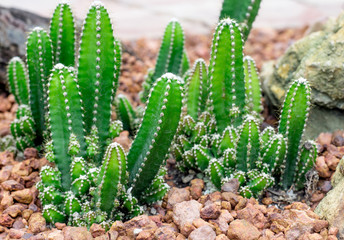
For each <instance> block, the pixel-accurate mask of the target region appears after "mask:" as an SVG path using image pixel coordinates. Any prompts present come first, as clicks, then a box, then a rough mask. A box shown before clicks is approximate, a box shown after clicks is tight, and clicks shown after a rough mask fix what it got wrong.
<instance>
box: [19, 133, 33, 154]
mask: <svg viewBox="0 0 344 240" xmlns="http://www.w3.org/2000/svg"><path fill="white" fill-rule="evenodd" d="M29 146H34V143H33V141H32V139H31V138H28V137H27V136H20V137H17V138H16V148H17V149H18V150H19V151H20V152H24V150H25V149H26V148H27V147H29Z"/></svg>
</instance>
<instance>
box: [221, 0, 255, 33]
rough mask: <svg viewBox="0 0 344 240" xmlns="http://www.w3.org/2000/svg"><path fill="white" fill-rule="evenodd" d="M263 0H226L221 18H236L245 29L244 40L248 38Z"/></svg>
mask: <svg viewBox="0 0 344 240" xmlns="http://www.w3.org/2000/svg"><path fill="white" fill-rule="evenodd" d="M260 2H261V0H242V1H237V0H224V1H223V3H222V9H221V13H220V20H222V19H225V18H231V19H235V20H236V21H237V22H238V23H239V24H240V25H241V27H242V29H243V35H244V40H246V39H247V37H248V35H249V33H250V31H251V28H252V24H253V22H254V20H255V18H256V16H257V14H258V11H259V7H260Z"/></svg>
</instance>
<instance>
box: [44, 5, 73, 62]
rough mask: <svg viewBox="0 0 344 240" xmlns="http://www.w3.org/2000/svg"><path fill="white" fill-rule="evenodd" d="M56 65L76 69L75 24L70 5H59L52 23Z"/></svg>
mask: <svg viewBox="0 0 344 240" xmlns="http://www.w3.org/2000/svg"><path fill="white" fill-rule="evenodd" d="M50 38H51V42H52V47H53V58H54V63H55V64H57V63H62V64H63V65H65V66H72V67H74V61H75V57H74V50H75V23H74V17H73V14H72V10H71V8H70V6H69V4H68V3H59V4H58V5H57V7H56V8H55V11H54V14H53V17H52V19H51V22H50Z"/></svg>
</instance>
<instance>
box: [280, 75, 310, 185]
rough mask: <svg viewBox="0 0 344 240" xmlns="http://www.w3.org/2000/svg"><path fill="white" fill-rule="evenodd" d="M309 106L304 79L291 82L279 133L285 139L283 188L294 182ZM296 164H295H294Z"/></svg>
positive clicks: (307, 91) (308, 94)
mask: <svg viewBox="0 0 344 240" xmlns="http://www.w3.org/2000/svg"><path fill="white" fill-rule="evenodd" d="M309 106H310V87H309V84H308V82H307V80H306V79H304V78H300V79H298V80H296V81H294V82H293V84H292V85H291V87H290V88H289V90H288V93H287V95H286V98H285V100H284V104H283V108H282V113H281V119H280V122H279V129H278V131H279V133H281V134H283V135H284V136H285V137H286V139H287V155H286V161H285V172H284V176H283V181H282V184H283V187H284V188H289V187H291V185H292V183H293V182H294V180H295V179H294V178H295V172H296V170H297V166H298V164H299V161H300V159H299V152H300V145H301V144H300V143H301V140H302V136H303V132H304V128H305V126H306V122H307V118H308V112H309ZM295 163H296V164H295Z"/></svg>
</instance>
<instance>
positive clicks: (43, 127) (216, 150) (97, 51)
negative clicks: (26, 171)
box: [8, 0, 317, 228]
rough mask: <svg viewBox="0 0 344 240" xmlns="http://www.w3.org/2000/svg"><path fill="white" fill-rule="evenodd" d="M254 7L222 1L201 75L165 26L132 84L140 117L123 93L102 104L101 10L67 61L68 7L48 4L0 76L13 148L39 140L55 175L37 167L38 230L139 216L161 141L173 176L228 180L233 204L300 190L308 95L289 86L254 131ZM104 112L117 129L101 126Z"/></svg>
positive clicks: (114, 68)
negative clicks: (126, 135)
mask: <svg viewBox="0 0 344 240" xmlns="http://www.w3.org/2000/svg"><path fill="white" fill-rule="evenodd" d="M259 5H260V0H245V1H230V0H228V1H226V0H225V1H224V3H223V9H222V12H221V17H220V18H221V19H222V18H224V19H222V20H220V22H219V24H218V26H217V28H216V30H215V33H214V37H213V43H212V47H211V57H210V63H209V66H207V64H206V62H205V61H204V60H203V59H198V60H196V61H195V63H194V65H193V67H192V68H191V69H189V65H190V61H189V59H188V56H187V54H186V51H185V49H184V38H185V37H184V32H183V29H182V27H181V25H180V23H179V22H178V21H177V20H175V19H173V20H171V22H170V23H169V24H168V25H167V27H166V30H165V33H164V36H163V39H162V43H161V47H160V51H159V55H158V59H157V63H156V66H155V69H153V70H150V71H149V73H148V75H147V77H146V81H145V83H144V85H143V91H142V92H141V99H142V101H143V102H145V103H146V107H145V109H144V110H143V109H140V108H137V109H134V108H133V107H132V105H131V104H130V102H129V100H128V99H127V98H126V97H125V96H124V95H118V96H117V97H116V99H115V98H114V96H115V93H116V89H117V86H118V79H119V74H120V67H121V45H120V42H119V40H118V39H116V38H115V37H114V34H113V29H112V24H111V20H110V18H109V15H108V13H107V10H106V9H105V7H104V6H103V5H102V3H100V2H99V1H95V2H93V4H92V5H91V7H90V9H89V12H88V14H87V16H86V19H85V21H84V24H83V29H82V33H81V37H80V44H79V46H80V49H79V51H78V52H79V56H78V60H76V58H75V46H76V43H75V42H76V39H77V37H76V30H75V22H74V18H73V14H72V11H71V8H70V6H69V4H67V3H60V4H58V6H57V8H56V9H55V12H54V14H53V17H52V20H51V24H50V32H49V34H48V33H47V32H45V31H44V30H43V29H41V28H35V29H34V30H33V31H32V32H31V33H30V35H29V37H28V42H27V62H26V64H24V62H23V61H21V60H20V59H19V58H18V57H15V58H13V59H12V60H11V61H10V63H9V66H8V80H9V87H10V90H11V92H12V93H13V94H14V96H15V99H16V101H17V102H18V103H19V104H20V106H19V108H18V111H17V113H16V120H15V121H14V122H13V123H12V125H11V132H12V135H13V136H14V138H15V140H16V145H17V148H18V149H19V150H24V149H25V148H26V147H27V146H32V145H38V144H41V143H42V142H43V141H44V142H45V154H46V155H45V156H46V158H47V159H48V160H49V161H51V162H54V163H55V165H56V167H50V166H45V167H43V168H42V170H41V173H40V176H41V181H40V182H39V183H38V184H37V188H38V190H39V192H40V199H41V201H42V205H43V216H44V217H45V218H46V220H47V222H49V223H56V222H65V223H68V224H69V225H76V226H87V227H90V226H91V225H92V224H93V223H101V224H102V225H103V226H104V227H105V228H109V226H110V225H111V223H112V222H113V221H115V220H117V219H123V218H124V219H127V218H130V217H132V216H136V215H138V214H140V213H142V211H143V208H142V206H143V204H146V203H148V204H149V203H152V202H155V201H157V200H159V199H162V198H163V196H164V195H165V194H166V192H167V190H168V186H167V185H166V184H165V183H164V179H163V176H164V175H165V174H166V169H165V168H164V167H162V165H163V163H164V160H165V159H166V157H167V155H168V153H169V152H170V146H171V142H172V141H173V145H172V148H171V151H172V153H173V155H174V157H175V158H176V160H177V165H178V167H179V169H180V170H181V171H184V172H185V171H187V170H189V169H193V170H197V171H201V172H205V173H206V174H207V176H208V177H209V178H210V180H211V181H212V183H213V184H214V186H215V187H216V188H218V189H221V187H222V184H223V183H225V182H226V181H228V180H229V179H230V178H237V179H238V181H239V183H240V193H241V194H242V195H243V196H245V197H251V196H258V195H259V194H260V193H261V192H262V191H263V190H264V189H266V188H267V187H270V186H273V185H276V186H277V185H278V186H282V187H283V188H284V189H289V188H291V187H295V188H296V189H301V188H303V187H304V182H305V179H306V175H307V172H308V171H309V170H310V169H311V168H312V167H313V164H314V161H315V158H316V154H317V149H316V144H315V143H314V142H311V141H307V142H305V143H302V141H303V140H302V137H303V132H304V128H305V125H306V122H307V118H308V112H309V106H310V87H309V85H308V82H307V81H306V80H305V79H303V78H300V79H298V80H295V81H294V82H293V83H292V85H291V86H290V88H289V90H288V92H287V94H286V98H285V102H284V105H283V108H282V113H281V119H280V122H279V127H278V131H276V130H275V129H273V128H272V127H267V128H266V129H264V130H263V131H262V132H260V121H261V118H260V112H261V111H262V106H261V89H260V80H259V74H258V71H257V68H256V65H255V62H254V60H253V59H252V58H251V57H249V56H244V54H243V46H244V40H246V38H247V36H248V33H249V31H250V29H251V26H252V23H253V20H254V18H255V17H256V15H257V12H258V9H259ZM228 16H230V17H231V19H230V18H227V17H228ZM234 19H235V20H234ZM238 22H239V23H238ZM241 27H243V33H242V31H241ZM76 63H77V65H75V64H76ZM183 86H184V88H185V89H183ZM112 103H114V104H115V107H116V113H117V118H118V119H119V120H121V121H119V120H117V121H111V109H112ZM181 115H182V117H181ZM123 129H124V130H128V131H129V132H130V134H131V135H132V136H135V137H134V141H133V143H132V146H131V148H130V150H129V152H128V153H127V152H126V151H125V150H124V149H123V148H122V147H121V146H120V145H119V144H118V143H115V142H112V139H113V138H115V137H117V136H119V133H120V132H121V131H122V130H123ZM175 133H176V134H175Z"/></svg>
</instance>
